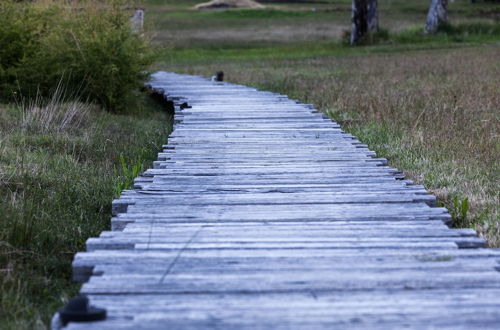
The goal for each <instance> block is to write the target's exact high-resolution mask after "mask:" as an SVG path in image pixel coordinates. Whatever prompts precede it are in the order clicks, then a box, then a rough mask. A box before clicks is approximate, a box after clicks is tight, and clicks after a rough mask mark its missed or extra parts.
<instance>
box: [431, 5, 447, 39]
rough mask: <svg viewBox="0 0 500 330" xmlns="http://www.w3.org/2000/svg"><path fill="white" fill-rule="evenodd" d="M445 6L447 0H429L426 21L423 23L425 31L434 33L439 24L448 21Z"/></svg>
mask: <svg viewBox="0 0 500 330" xmlns="http://www.w3.org/2000/svg"><path fill="white" fill-rule="evenodd" d="M447 6H448V0H431V5H430V7H429V13H428V14H427V23H426V24H425V33H436V32H437V30H438V29H439V27H440V26H441V25H443V24H445V23H447V22H448V17H447V15H446V7H447Z"/></svg>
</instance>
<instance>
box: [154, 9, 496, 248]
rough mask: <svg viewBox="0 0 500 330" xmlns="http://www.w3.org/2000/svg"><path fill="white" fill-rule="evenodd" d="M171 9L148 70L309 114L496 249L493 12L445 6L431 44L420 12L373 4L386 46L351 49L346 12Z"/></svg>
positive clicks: (161, 20)
mask: <svg viewBox="0 0 500 330" xmlns="http://www.w3.org/2000/svg"><path fill="white" fill-rule="evenodd" d="M174 2H175V1H169V2H168V3H166V4H163V5H158V4H150V11H149V12H151V11H153V10H154V13H151V20H152V21H153V23H152V26H154V27H155V29H156V31H155V38H154V40H155V42H156V44H157V45H158V46H159V47H160V48H162V52H163V55H162V56H161V60H160V61H159V62H158V63H157V64H156V65H155V69H166V70H171V71H176V72H183V73H190V74H201V75H205V76H210V75H212V74H213V73H214V72H216V71H218V70H224V72H225V77H226V79H227V80H229V81H232V82H237V83H242V84H246V85H251V86H255V87H258V88H261V89H265V90H271V91H275V92H280V93H283V94H287V95H289V96H290V97H292V98H295V99H299V100H301V101H303V102H306V103H313V104H315V105H316V107H317V108H319V109H320V110H321V111H323V112H325V113H327V114H329V115H330V116H331V117H332V118H333V119H334V120H336V121H338V122H339V123H341V124H342V125H343V128H344V130H347V131H349V132H351V133H353V134H354V135H356V136H358V138H359V139H361V140H362V141H363V142H365V143H368V144H369V145H370V147H371V148H372V149H373V150H375V151H376V152H377V153H378V154H379V155H380V156H381V157H386V158H388V159H389V161H390V164H391V166H393V167H398V168H400V169H402V170H404V171H405V173H406V175H407V176H408V177H409V178H411V179H413V180H414V181H415V182H416V183H419V184H424V185H425V186H426V187H427V188H428V189H429V190H430V191H432V192H433V193H434V194H436V196H437V197H438V199H439V201H440V203H442V204H443V205H445V206H447V207H448V209H449V210H450V213H451V214H452V216H453V217H454V225H455V226H457V227H461V226H467V227H473V228H475V229H476V230H477V231H478V232H479V233H480V234H481V235H483V236H484V237H485V238H486V239H487V241H488V244H489V245H490V246H491V247H500V218H499V217H500V212H499V211H500V201H499V199H500V194H499V190H498V185H499V182H500V170H499V165H498V164H499V163H500V157H499V154H500V139H499V127H500V123H499V121H500V118H499V116H498V109H499V108H500V99H499V98H498V92H497V91H498V90H500V66H499V64H498V63H500V55H499V54H500V46H499V42H500V24H499V13H500V5H499V4H498V3H491V2H478V3H476V4H471V3H469V2H468V1H455V2H453V3H450V5H449V9H450V11H449V17H450V22H451V24H450V25H449V26H446V27H444V28H443V29H441V31H440V32H439V33H438V34H437V35H434V36H425V35H423V33H422V31H423V24H424V23H425V17H426V11H427V6H428V4H427V3H424V2H422V1H399V0H394V1H390V2H386V3H380V11H381V13H380V24H381V26H382V27H383V28H384V29H386V31H387V36H386V37H385V38H382V39H381V40H379V42H378V43H376V44H373V45H365V46H362V47H354V48H351V47H346V46H345V45H343V44H342V42H341V37H342V34H343V33H345V32H344V31H345V30H347V29H348V28H349V6H350V1H328V2H327V3H323V4H304V3H300V4H291V3H272V2H271V3H268V2H266V5H268V9H266V10H239V11H226V12H202V13H199V12H194V11H192V10H190V9H189V7H190V6H191V4H186V5H185V6H182V5H180V2H175V3H176V6H175V7H172V6H173V5H174ZM168 6H170V7H168ZM167 7H168V10H163V9H164V8H167ZM312 8H315V10H312ZM167 26H169V28H167ZM167 43H168V44H167Z"/></svg>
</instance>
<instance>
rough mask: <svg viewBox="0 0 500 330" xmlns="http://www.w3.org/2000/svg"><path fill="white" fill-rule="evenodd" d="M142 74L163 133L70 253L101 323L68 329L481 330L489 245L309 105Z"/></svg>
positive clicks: (491, 278)
mask: <svg viewBox="0 0 500 330" xmlns="http://www.w3.org/2000/svg"><path fill="white" fill-rule="evenodd" d="M149 86H150V88H151V89H153V90H155V91H157V92H158V93H161V94H163V96H164V97H165V98H166V99H168V100H171V101H172V102H174V108H175V112H176V113H175V126H174V133H172V134H171V136H170V138H169V141H168V142H169V143H168V144H166V145H164V146H163V148H162V149H163V150H162V152H160V153H159V154H158V160H157V161H155V162H154V168H153V169H149V170H147V171H145V172H144V173H143V174H142V175H141V176H139V177H138V178H136V180H135V182H134V189H131V190H125V191H123V192H122V195H121V198H119V199H117V200H115V201H113V218H112V228H113V231H105V232H102V233H101V235H100V236H99V237H97V238H91V239H89V240H88V241H87V252H82V253H78V254H77V255H76V256H75V258H74V261H73V279H74V280H76V281H80V282H86V283H85V284H84V285H83V287H82V290H81V292H82V293H85V294H89V295H90V299H91V303H92V304H94V305H97V306H100V307H104V308H106V309H107V311H108V315H109V319H108V320H107V321H104V322H99V323H86V324H77V323H70V324H69V325H68V326H67V328H68V329H81V328H82V327H83V328H85V329H160V328H161V329H163V328H169V329H210V328H217V329H331V328H342V329H344V328H363V329H387V328H404V327H409V328H449V329H472V328H485V329H487V328H492V329H493V328H497V326H498V324H499V322H500V313H499V312H498V311H499V310H500V309H499V307H500V273H499V272H498V271H497V269H499V267H500V263H499V260H500V251H498V250H491V249H484V248H483V247H484V245H485V242H484V240H483V239H482V238H479V237H477V235H476V233H475V231H473V230H472V229H450V228H449V227H448V226H447V225H446V224H447V223H449V222H450V221H451V216H450V215H449V214H448V212H447V211H446V209H444V208H438V207H434V206H435V197H434V196H432V195H429V194H428V193H427V191H426V190H425V189H424V187H422V186H418V185H414V184H413V182H412V181H411V180H404V175H403V173H401V172H400V171H398V170H396V169H392V168H390V167H388V166H387V160H385V159H383V158H376V155H375V153H374V152H372V151H370V150H369V149H368V147H367V146H366V145H364V144H362V143H361V142H360V141H358V140H357V139H356V138H355V137H353V136H352V135H350V134H346V133H344V132H343V131H342V130H340V128H339V125H337V124H336V123H334V122H332V121H331V120H330V119H328V118H324V116H323V115H322V114H320V113H318V112H317V110H315V109H314V107H313V106H312V105H309V104H301V103H299V102H297V101H295V100H290V99H288V98H287V97H286V96H284V95H280V94H276V93H270V92H261V91H257V90H256V89H253V88H248V87H245V86H239V85H235V84H230V83H227V82H211V81H208V80H206V79H204V78H201V77H195V76H186V75H178V74H172V73H163V72H160V73H156V74H154V75H153V77H152V80H151V82H150V83H149ZM184 103H186V104H187V105H189V106H190V107H189V108H186V104H184ZM181 105H182V106H181Z"/></svg>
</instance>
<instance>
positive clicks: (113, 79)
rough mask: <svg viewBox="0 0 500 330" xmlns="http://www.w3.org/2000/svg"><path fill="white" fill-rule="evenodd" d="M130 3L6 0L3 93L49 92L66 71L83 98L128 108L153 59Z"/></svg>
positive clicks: (0, 61)
mask: <svg viewBox="0 0 500 330" xmlns="http://www.w3.org/2000/svg"><path fill="white" fill-rule="evenodd" d="M124 5H125V3H124V2H123V1H111V2H110V4H109V5H106V3H105V2H101V1H97V0H89V1H85V2H72V5H71V6H66V5H64V4H63V3H62V2H58V1H55V0H50V1H35V2H30V3H26V2H22V3H19V2H15V1H13V0H1V9H0V15H1V20H2V24H1V25H0V44H1V45H2V47H0V98H1V99H3V100H11V99H12V98H13V97H14V96H15V95H16V94H19V93H20V94H22V95H23V96H24V97H30V96H31V97H32V96H34V95H41V96H45V97H47V96H49V95H51V94H52V93H53V92H54V89H56V87H57V85H58V83H59V81H60V80H61V78H62V77H64V83H65V85H67V88H68V89H69V90H72V91H79V95H81V97H82V99H84V100H90V101H91V102H96V103H99V104H101V105H103V106H104V107H106V108H107V109H109V110H114V111H123V110H124V108H125V105H127V104H130V102H131V101H133V100H134V98H135V96H137V93H135V91H136V90H137V89H138V87H140V86H142V83H143V82H144V79H145V78H146V77H147V75H146V74H145V71H144V70H145V69H146V68H147V66H148V65H149V64H150V63H151V62H152V60H153V52H152V50H151V49H150V47H149V45H148V42H147V40H145V39H144V38H141V36H139V35H136V34H133V33H132V32H131V27H130V22H129V18H128V13H127V12H126V11H124V10H123V7H124ZM4 45H5V46H4Z"/></svg>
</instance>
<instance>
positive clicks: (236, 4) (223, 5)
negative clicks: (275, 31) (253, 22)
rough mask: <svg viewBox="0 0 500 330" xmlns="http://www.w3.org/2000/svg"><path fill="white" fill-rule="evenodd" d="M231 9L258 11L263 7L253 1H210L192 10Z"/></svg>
mask: <svg viewBox="0 0 500 330" xmlns="http://www.w3.org/2000/svg"><path fill="white" fill-rule="evenodd" d="M231 8H251V9H259V8H265V7H264V6H263V5H261V4H260V3H258V2H256V1H253V0H212V1H209V2H204V3H200V4H198V5H196V6H194V9H198V10H217V9H231Z"/></svg>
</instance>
